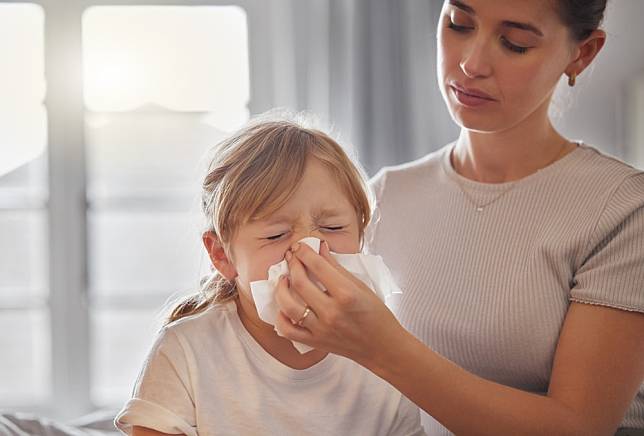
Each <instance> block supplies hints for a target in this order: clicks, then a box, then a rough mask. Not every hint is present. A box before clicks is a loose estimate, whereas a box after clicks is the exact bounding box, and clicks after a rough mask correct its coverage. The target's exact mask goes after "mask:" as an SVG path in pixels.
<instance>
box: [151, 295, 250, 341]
mask: <svg viewBox="0 0 644 436" xmlns="http://www.w3.org/2000/svg"><path fill="white" fill-rule="evenodd" d="M235 316H236V306H235V303H234V302H233V301H229V302H227V303H217V304H213V305H212V306H210V307H208V308H207V309H206V310H204V311H202V312H200V313H197V314H194V315H189V316H186V317H183V318H180V319H178V320H176V321H173V322H171V323H169V324H167V325H165V326H164V327H163V328H162V329H161V330H160V331H159V334H158V336H157V339H156V346H157V347H162V348H168V349H173V350H174V351H175V352H176V351H177V350H181V351H183V352H186V351H187V350H193V352H196V353H199V352H200V351H205V348H207V347H206V344H207V345H208V346H216V347H219V346H225V345H226V344H227V343H228V342H230V340H231V338H234V337H236V336H237V332H236V330H237V327H236V325H235V320H234V317H235Z"/></svg>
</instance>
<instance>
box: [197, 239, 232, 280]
mask: <svg viewBox="0 0 644 436" xmlns="http://www.w3.org/2000/svg"><path fill="white" fill-rule="evenodd" d="M201 239H202V241H203V245H204V247H206V251H207V252H208V255H209V256H210V261H211V262H212V264H213V265H214V266H215V268H216V269H217V271H219V273H220V274H221V275H222V276H224V277H225V278H226V279H227V280H229V281H233V280H234V279H235V277H237V270H236V269H235V266H234V265H233V264H232V262H231V261H230V259H228V256H227V255H226V252H225V250H224V246H223V245H222V243H221V241H220V240H219V238H218V237H217V235H215V233H214V232H212V231H208V232H205V233H204V234H203V235H202V237H201Z"/></svg>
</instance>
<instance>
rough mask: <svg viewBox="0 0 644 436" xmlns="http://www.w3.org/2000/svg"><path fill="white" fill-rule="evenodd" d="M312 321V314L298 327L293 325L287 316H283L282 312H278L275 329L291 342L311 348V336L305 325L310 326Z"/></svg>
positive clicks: (312, 339) (312, 338)
mask: <svg viewBox="0 0 644 436" xmlns="http://www.w3.org/2000/svg"><path fill="white" fill-rule="evenodd" d="M309 318H311V319H309ZM313 321H314V318H313V314H311V315H309V316H308V317H307V319H306V320H305V322H304V323H303V325H302V326H298V325H297V324H293V322H292V321H291V319H290V318H289V317H288V316H287V315H284V314H283V313H282V312H280V313H278V314H277V320H276V321H275V327H276V328H277V330H278V331H279V332H280V334H282V335H283V336H284V337H286V338H288V339H290V340H292V341H296V342H301V343H303V344H307V345H310V346H313V342H314V337H313V334H312V333H311V331H310V330H309V328H308V327H305V326H306V324H311V323H313Z"/></svg>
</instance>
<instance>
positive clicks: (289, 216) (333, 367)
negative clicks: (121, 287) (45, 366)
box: [115, 121, 424, 436]
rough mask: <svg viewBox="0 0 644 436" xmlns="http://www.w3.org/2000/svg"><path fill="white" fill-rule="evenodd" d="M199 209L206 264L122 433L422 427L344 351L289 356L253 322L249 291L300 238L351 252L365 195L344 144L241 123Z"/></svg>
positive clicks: (220, 155)
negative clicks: (209, 269) (205, 277)
mask: <svg viewBox="0 0 644 436" xmlns="http://www.w3.org/2000/svg"><path fill="white" fill-rule="evenodd" d="M202 205H203V210H204V213H205V215H206V217H207V219H208V223H209V227H208V230H207V231H206V232H205V233H204V235H203V242H204V245H205V247H206V249H207V251H208V253H209V255H210V259H211V260H212V263H213V265H214V267H215V268H216V273H215V275H214V276H213V277H211V278H210V279H209V281H207V282H206V284H205V285H204V289H203V290H202V292H200V293H199V294H197V295H195V296H192V297H190V298H189V299H187V300H185V301H184V302H182V303H181V304H179V305H178V306H177V307H176V308H175V309H174V310H173V312H172V314H171V316H170V319H169V324H167V325H166V326H165V327H164V328H163V330H162V331H161V333H160V335H159V337H158V339H157V341H156V343H155V344H154V346H153V348H152V350H151V352H150V354H149V356H148V358H147V359H146V361H145V363H144V366H143V369H142V372H141V374H140V376H139V378H138V380H137V382H136V385H135V389H134V394H133V397H132V399H130V400H129V401H128V402H127V404H126V405H125V407H124V408H123V410H122V411H121V412H120V413H119V415H118V416H117V418H116V420H115V423H116V425H117V427H118V428H119V429H120V430H121V431H123V432H125V433H127V434H133V435H159V434H164V433H166V434H168V433H169V434H181V433H182V434H186V435H189V436H191V435H197V434H199V435H233V434H235V435H278V434H279V435H348V434H361V435H396V436H398V435H418V434H424V433H423V431H422V428H421V427H420V418H419V412H418V409H417V408H416V406H414V405H413V404H412V403H410V402H409V400H407V399H406V398H405V397H404V396H402V395H401V394H400V393H399V392H398V391H397V390H395V389H394V388H392V387H391V386H390V385H388V384H387V383H385V382H383V381H382V380H381V379H380V378H378V377H376V376H375V375H373V374H372V373H370V372H369V371H367V370H366V369H363V368H362V367H360V366H359V365H357V364H355V363H353V362H352V361H350V360H348V359H345V358H342V357H338V356H335V355H327V353H324V352H321V351H318V350H313V351H310V352H308V353H305V354H300V352H298V351H297V350H296V349H295V348H294V346H293V343H292V342H290V341H289V340H287V339H285V338H283V337H281V336H279V335H278V334H277V333H276V332H275V330H274V327H273V326H272V325H270V324H267V323H265V322H263V321H262V320H261V319H260V318H259V316H258V313H257V310H256V308H255V306H254V303H253V298H252V295H251V293H250V283H251V282H253V281H257V280H265V279H266V275H267V270H268V268H269V267H270V266H271V265H273V264H276V263H278V262H280V261H281V260H282V259H283V258H284V256H285V253H286V252H287V251H288V249H289V247H290V246H291V245H292V244H293V243H294V242H296V241H299V240H300V239H302V238H305V237H309V236H312V237H316V238H319V239H321V240H323V241H325V242H324V243H323V244H322V248H321V252H322V253H325V254H327V255H328V253H329V250H332V251H335V252H338V253H358V252H359V251H360V247H361V243H362V238H363V233H364V230H365V226H366V225H367V223H368V222H369V218H370V208H369V201H368V198H367V195H366V193H365V185H364V182H363V179H362V178H361V175H360V173H359V171H358V170H357V169H356V167H355V166H354V165H353V164H352V163H351V161H350V159H349V158H348V157H347V155H346V154H345V153H344V151H343V150H342V148H341V147H340V146H339V145H338V144H337V143H336V142H335V141H333V140H332V139H331V138H330V137H329V136H327V135H326V134H324V133H322V132H320V131H317V130H311V129H307V128H303V127H301V126H299V125H297V124H296V123H294V122H290V121H260V122H255V123H252V124H250V125H249V126H247V127H246V128H244V129H242V130H241V131H239V132H237V133H236V134H235V135H233V136H232V137H230V138H228V139H226V140H224V141H223V142H222V143H221V144H220V145H219V147H218V148H217V150H216V154H215V157H214V160H213V162H212V163H211V165H210V168H209V171H208V175H207V176H206V179H205V181H204V185H203V203H202ZM280 280H281V281H287V280H288V278H286V277H282V278H281V279H280ZM287 298H294V299H297V297H295V294H291V295H290V296H287ZM307 315H308V310H307V311H305V313H302V315H301V317H300V319H295V320H293V322H294V323H298V322H299V324H300V325H303V321H305V318H306V316H307ZM374 340H376V339H375V338H374Z"/></svg>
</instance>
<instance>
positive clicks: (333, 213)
mask: <svg viewBox="0 0 644 436" xmlns="http://www.w3.org/2000/svg"><path fill="white" fill-rule="evenodd" d="M342 215H343V213H342V211H340V210H338V209H320V210H316V211H315V212H314V213H313V216H314V217H315V220H316V221H319V220H322V219H324V218H336V217H339V216H342Z"/></svg>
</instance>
